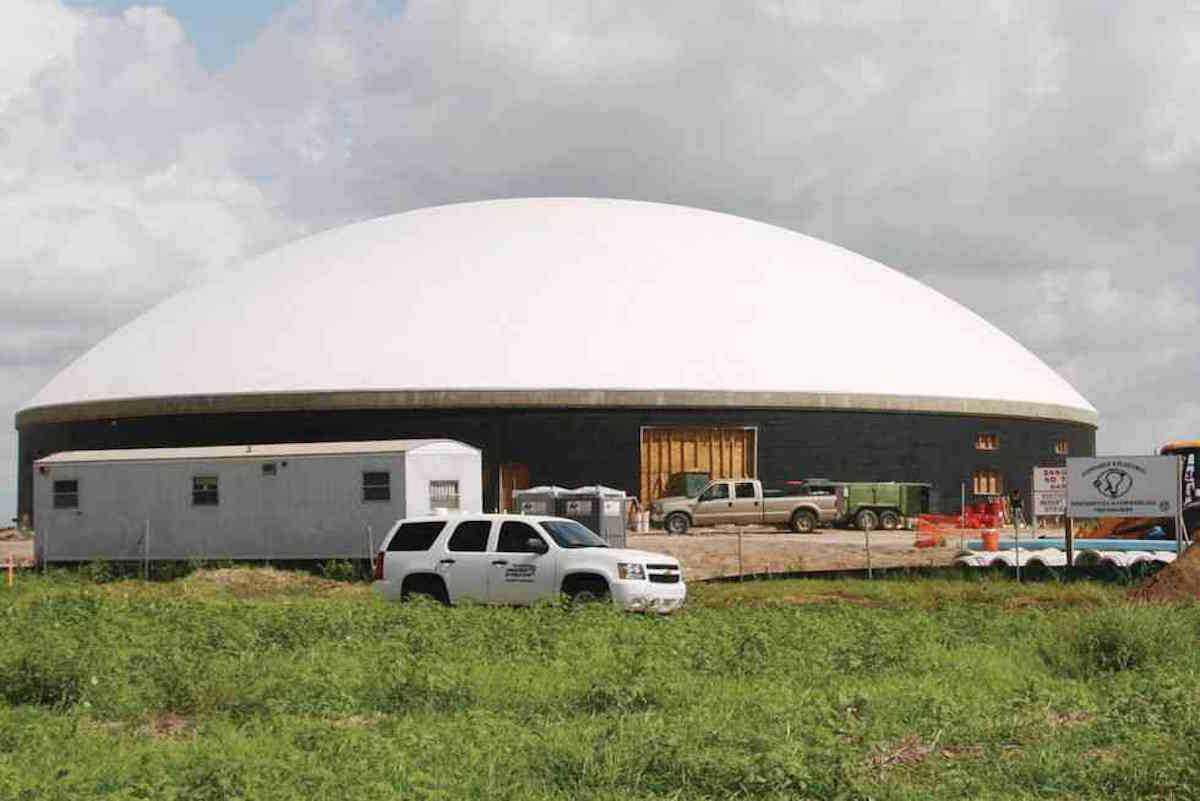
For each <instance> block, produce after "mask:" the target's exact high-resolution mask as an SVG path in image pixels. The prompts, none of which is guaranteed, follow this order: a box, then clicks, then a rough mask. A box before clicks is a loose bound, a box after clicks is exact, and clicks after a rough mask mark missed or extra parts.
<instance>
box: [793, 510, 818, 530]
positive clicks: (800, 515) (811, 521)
mask: <svg viewBox="0 0 1200 801" xmlns="http://www.w3.org/2000/svg"><path fill="white" fill-rule="evenodd" d="M816 528H817V516H816V515H814V514H813V513H812V512H810V511H808V510H807V509H797V510H796V513H795V514H793V515H792V531H795V532H796V533H797V534H811V533H812V532H813V531H815V530H816Z"/></svg>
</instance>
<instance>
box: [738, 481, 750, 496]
mask: <svg viewBox="0 0 1200 801" xmlns="http://www.w3.org/2000/svg"><path fill="white" fill-rule="evenodd" d="M734 493H735V494H736V495H737V497H739V498H753V497H754V484H752V483H751V482H749V481H743V482H740V483H739V484H738V485H737V486H736V487H734Z"/></svg>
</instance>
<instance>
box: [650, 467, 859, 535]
mask: <svg viewBox="0 0 1200 801" xmlns="http://www.w3.org/2000/svg"><path fill="white" fill-rule="evenodd" d="M838 508H839V503H838V494H837V491H836V490H835V489H831V490H830V491H829V492H827V493H825V492H817V491H808V490H806V489H805V488H798V489H796V490H787V491H782V492H773V491H767V492H764V491H763V485H762V482H761V481H758V480H757V479H753V478H737V479H720V480H717V481H710V482H709V483H708V485H707V486H706V487H705V488H704V490H703V491H702V492H701V493H700V494H699V495H698V496H697V497H695V498H685V497H674V498H661V499H659V500H657V501H655V502H654V504H653V505H652V506H651V507H650V521H651V522H652V523H654V524H655V525H661V526H662V527H663V528H665V529H666V530H667V532H668V533H671V534H685V533H687V530H688V529H689V528H691V527H692V526H716V525H722V524H727V523H733V524H736V525H746V526H748V525H752V524H758V525H761V524H764V523H766V524H768V525H780V526H786V527H788V528H791V530H792V531H796V532H805V533H807V532H811V531H815V530H816V528H817V527H818V526H819V525H821V524H822V523H826V524H828V523H832V522H833V520H834V518H835V517H836V516H837V514H838Z"/></svg>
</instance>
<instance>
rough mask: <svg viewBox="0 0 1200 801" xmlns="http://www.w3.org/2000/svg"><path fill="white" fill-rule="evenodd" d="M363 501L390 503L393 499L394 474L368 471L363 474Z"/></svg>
mask: <svg viewBox="0 0 1200 801" xmlns="http://www.w3.org/2000/svg"><path fill="white" fill-rule="evenodd" d="M362 477H363V482H362V491H363V496H362V498H363V501H390V500H391V499H392V474H391V473H389V472H387V471H386V470H376V471H368V472H365V473H363V474H362Z"/></svg>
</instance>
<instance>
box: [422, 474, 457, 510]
mask: <svg viewBox="0 0 1200 801" xmlns="http://www.w3.org/2000/svg"><path fill="white" fill-rule="evenodd" d="M429 508H430V509H457V508H458V482H457V481H430V482H429Z"/></svg>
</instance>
